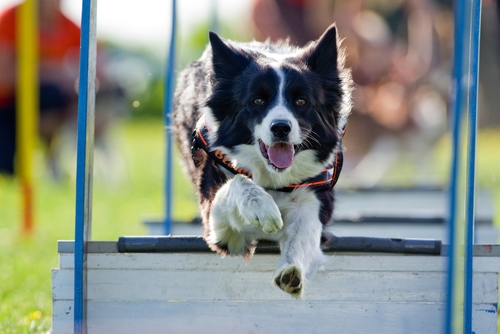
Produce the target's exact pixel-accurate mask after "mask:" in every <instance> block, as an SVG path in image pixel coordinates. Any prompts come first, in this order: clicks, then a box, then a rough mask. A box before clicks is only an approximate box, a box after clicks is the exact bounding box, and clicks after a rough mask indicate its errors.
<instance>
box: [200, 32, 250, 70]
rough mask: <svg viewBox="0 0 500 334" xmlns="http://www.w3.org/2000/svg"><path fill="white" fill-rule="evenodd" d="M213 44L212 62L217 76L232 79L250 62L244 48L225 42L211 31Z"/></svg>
mask: <svg viewBox="0 0 500 334" xmlns="http://www.w3.org/2000/svg"><path fill="white" fill-rule="evenodd" d="M209 40H210V45H211V46H212V64H213V68H214V72H215V75H216V77H219V78H227V79H232V78H234V77H235V76H236V75H238V74H240V73H241V72H243V70H244V69H245V68H246V67H247V66H248V65H249V64H250V62H251V58H250V56H249V55H248V54H246V53H245V52H244V51H243V50H241V49H239V48H237V47H236V46H234V45H231V44H229V43H225V42H224V41H223V40H222V39H221V38H220V37H219V35H217V34H216V33H214V32H212V31H211V32H210V33H209Z"/></svg>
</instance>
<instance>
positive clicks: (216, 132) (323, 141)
mask: <svg viewBox="0 0 500 334" xmlns="http://www.w3.org/2000/svg"><path fill="white" fill-rule="evenodd" d="M210 44H211V69H210V72H209V76H210V87H209V91H210V94H209V98H208V100H207V103H206V105H207V108H206V116H207V119H208V121H209V125H210V127H211V129H212V137H211V145H212V146H213V147H217V148H220V149H221V150H222V151H223V152H225V153H226V154H227V155H228V156H229V158H230V159H231V161H233V163H235V164H237V165H241V166H244V167H246V168H248V169H250V171H251V172H252V174H253V175H254V178H255V179H256V181H257V182H259V180H260V181H261V182H260V183H261V184H262V183H263V185H274V186H276V185H287V184H290V183H294V182H300V181H303V180H304V179H306V178H308V177H312V176H314V175H316V174H318V173H319V172H320V171H321V170H322V169H323V168H324V167H325V166H326V165H328V164H329V163H331V162H332V159H333V155H334V153H335V151H336V149H337V144H338V142H339V136H340V133H341V131H342V128H343V127H344V126H345V122H346V119H347V115H348V114H349V112H350V109H351V102H350V83H351V79H350V74H349V72H348V71H346V70H344V68H343V57H342V54H341V52H340V51H339V47H338V44H339V42H338V38H337V32H336V28H335V26H334V25H332V26H331V27H330V28H328V29H327V30H326V32H325V33H324V34H323V35H322V36H321V37H320V38H319V39H318V40H317V41H316V42H313V43H311V44H309V45H308V46H307V47H305V48H303V49H298V48H294V47H292V46H290V45H288V44H286V43H278V44H272V43H269V42H268V43H264V44H260V43H248V44H238V43H234V42H229V41H223V40H222V39H221V38H220V37H219V36H218V35H217V34H215V33H210Z"/></svg>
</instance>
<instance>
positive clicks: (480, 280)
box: [52, 269, 498, 303]
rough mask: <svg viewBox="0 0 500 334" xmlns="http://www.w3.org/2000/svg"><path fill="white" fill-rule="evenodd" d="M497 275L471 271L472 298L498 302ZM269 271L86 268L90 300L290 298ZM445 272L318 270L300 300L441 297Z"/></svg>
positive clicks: (63, 287) (65, 293)
mask: <svg viewBox="0 0 500 334" xmlns="http://www.w3.org/2000/svg"><path fill="white" fill-rule="evenodd" d="M497 277H498V276H497V275H496V274H493V273H476V274H475V275H474V301H475V302H476V303H496V302H497V300H498V296H497V294H498V292H497V287H498V281H497ZM72 278H73V271H72V270H55V271H54V272H53V279H52V281H53V299H54V300H68V299H72V298H73V288H72V284H71V280H72ZM272 278H273V272H272V271H270V272H256V271H253V270H248V271H235V272H230V271H211V270H203V269H199V270H193V271H166V270H108V269H101V270H89V271H88V290H87V298H88V300H127V301H144V300H205V301H212V300H219V301H222V300H227V301H235V300H245V301H253V300H266V301H279V300H285V301H286V300H291V299H292V297H290V295H288V294H286V293H284V292H282V291H281V290H280V289H278V288H276V287H275V286H274V285H273V284H272ZM445 278H446V275H445V274H444V273H438V272H412V271H409V272H363V271H358V272H349V271H339V272H328V271H324V272H318V273H317V274H316V275H314V276H313V277H312V278H311V280H310V281H308V282H306V284H305V287H304V296H303V299H304V300H322V301H328V300H335V301H363V302H442V301H444V300H445V291H444V289H443V286H444V282H445Z"/></svg>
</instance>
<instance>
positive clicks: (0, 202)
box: [0, 121, 500, 333]
mask: <svg viewBox="0 0 500 334" xmlns="http://www.w3.org/2000/svg"><path fill="white" fill-rule="evenodd" d="M112 138H113V139H112V141H111V142H112V147H114V149H115V152H118V157H120V158H119V159H118V160H115V164H114V166H113V165H110V164H109V162H107V161H106V160H105V159H103V158H102V153H101V152H99V153H98V154H97V155H96V166H98V170H97V171H96V175H95V183H94V205H93V233H92V234H93V238H94V239H95V240H117V238H118V237H119V236H120V235H144V234H145V233H146V231H145V228H144V226H143V225H142V222H143V221H144V219H145V218H160V217H161V216H162V213H163V208H164V204H163V201H164V196H163V173H164V171H163V169H164V133H163V126H162V124H161V122H160V121H149V122H145V121H142V122H139V123H131V122H125V123H123V124H122V125H120V126H118V127H117V128H116V129H115V131H114V136H113V137H112ZM498 143H500V133H499V132H493V131H486V132H484V133H482V134H481V136H480V150H479V159H478V165H479V172H478V173H479V175H478V181H479V184H480V186H481V187H483V188H487V189H491V190H492V192H493V194H494V195H495V196H496V199H497V200H496V201H495V203H497V205H496V208H495V210H496V217H499V215H500V212H499V208H500V205H498V199H499V196H498V195H499V194H500V191H499V189H500V173H499V172H500V169H499V166H500V149H499V147H498ZM448 147H449V143H448V142H447V140H446V139H444V140H442V141H441V142H440V144H439V145H438V147H437V149H436V154H435V156H436V159H435V160H436V171H437V174H438V175H440V177H441V180H442V182H445V181H446V177H445V175H446V173H447V172H448V167H447V163H448V160H449V154H448V152H449V148H448ZM106 171H107V172H106ZM397 171H398V169H397V168H396V169H395V172H396V173H397ZM38 174H39V175H38V177H37V179H36V185H35V186H36V188H35V189H36V227H35V231H34V233H33V235H32V237H31V238H23V237H22V236H21V233H20V204H19V203H20V198H19V197H20V192H19V189H18V184H17V181H16V180H15V179H9V178H5V177H4V178H1V177H0V333H41V332H47V331H49V330H50V328H51V316H52V315H51V312H52V305H51V268H54V267H57V266H58V261H57V257H58V254H57V240H62V239H74V235H73V233H74V212H75V194H74V190H75V189H74V188H75V186H74V180H73V178H72V177H71V176H69V177H68V178H67V180H66V181H65V182H62V183H54V182H53V181H51V180H50V178H49V177H48V175H47V173H44V172H39V173H38ZM403 174H404V173H403ZM174 178H175V181H176V182H175V197H174V216H175V218H178V219H186V220H187V219H191V218H192V217H194V216H195V215H196V214H197V211H196V204H195V197H194V193H193V191H192V189H191V187H190V186H189V184H188V182H186V181H184V179H183V176H182V173H181V171H180V168H179V166H176V168H175V170H174ZM497 178H499V180H497Z"/></svg>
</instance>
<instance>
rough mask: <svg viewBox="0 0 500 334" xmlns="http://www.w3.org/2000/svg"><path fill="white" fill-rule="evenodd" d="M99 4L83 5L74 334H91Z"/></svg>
mask: <svg viewBox="0 0 500 334" xmlns="http://www.w3.org/2000/svg"><path fill="white" fill-rule="evenodd" d="M96 48H97V43H96V0H83V1H82V27H81V41H80V77H79V79H80V81H79V88H78V135H77V166H76V207H75V250H74V256H75V277H74V307H73V310H74V333H77V334H81V333H86V332H87V270H86V263H87V261H86V260H87V257H86V255H87V246H86V245H87V241H90V239H91V224H92V174H93V161H94V153H93V151H94V116H95V112H94V107H95V78H96Z"/></svg>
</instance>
